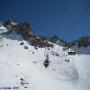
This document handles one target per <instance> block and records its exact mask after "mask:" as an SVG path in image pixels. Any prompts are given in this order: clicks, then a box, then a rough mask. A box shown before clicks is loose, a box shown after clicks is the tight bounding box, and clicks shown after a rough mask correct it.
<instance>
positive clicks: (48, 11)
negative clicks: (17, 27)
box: [0, 0, 90, 40]
mask: <svg viewBox="0 0 90 90" xmlns="http://www.w3.org/2000/svg"><path fill="white" fill-rule="evenodd" d="M89 6H90V0H0V20H1V21H3V22H5V21H6V20H7V19H9V18H12V19H14V20H15V21H17V22H21V21H27V22H29V23H30V24H31V26H32V29H33V31H34V32H35V33H37V34H40V35H43V36H53V35H57V36H59V37H61V38H63V39H65V40H72V39H77V38H79V37H80V36H83V35H84V36H87V35H88V36H90V7H89Z"/></svg>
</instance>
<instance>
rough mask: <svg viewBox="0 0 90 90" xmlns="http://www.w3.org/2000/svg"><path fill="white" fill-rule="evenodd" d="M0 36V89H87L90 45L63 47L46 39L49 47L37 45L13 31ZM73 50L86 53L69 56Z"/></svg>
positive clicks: (89, 84) (89, 86) (88, 89)
mask: <svg viewBox="0 0 90 90" xmlns="http://www.w3.org/2000/svg"><path fill="white" fill-rule="evenodd" d="M3 27H4V26H3ZM4 28H5V27H4ZM2 29H3V28H2ZM3 30H4V29H3ZM7 31H8V30H7ZM0 37H1V38H0V89H2V90H3V89H4V90H5V89H10V90H15V89H16V90H90V72H89V71H90V47H87V48H83V49H82V48H78V47H72V48H69V49H67V50H64V48H65V47H64V46H60V45H57V44H55V43H52V42H49V41H48V43H49V44H50V45H53V47H42V48H40V47H38V46H33V45H32V44H30V43H28V41H29V40H28V41H26V40H24V39H23V38H22V36H21V35H18V34H17V33H16V32H15V30H13V31H12V32H11V33H10V34H4V35H3V34H1V35H0ZM31 38H32V37H31ZM35 38H36V37H35ZM38 38H39V37H38ZM31 40H32V39H31ZM44 44H45V43H44ZM44 44H43V45H44ZM75 50H80V52H82V50H83V51H84V50H86V52H88V54H86V53H84V54H82V53H79V54H78V53H77V52H76V54H73V55H72V52H75ZM68 52H71V55H70V54H68ZM47 56H48V61H49V65H48V67H47V68H46V67H45V65H44V62H45V60H46V59H47Z"/></svg>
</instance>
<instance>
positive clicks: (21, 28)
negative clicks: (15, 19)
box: [16, 22, 32, 40]
mask: <svg viewBox="0 0 90 90" xmlns="http://www.w3.org/2000/svg"><path fill="white" fill-rule="evenodd" d="M16 33H17V34H20V35H21V36H22V37H23V38H24V39H25V40H27V39H28V38H29V36H31V34H32V30H31V26H30V25H29V24H28V23H27V22H23V23H20V24H17V26H16Z"/></svg>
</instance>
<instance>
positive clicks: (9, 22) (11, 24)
mask: <svg viewBox="0 0 90 90" xmlns="http://www.w3.org/2000/svg"><path fill="white" fill-rule="evenodd" d="M4 26H5V27H6V28H7V29H8V30H12V29H13V28H15V27H16V26H17V23H16V22H14V21H13V20H12V19H9V20H7V21H6V22H5V23H4Z"/></svg>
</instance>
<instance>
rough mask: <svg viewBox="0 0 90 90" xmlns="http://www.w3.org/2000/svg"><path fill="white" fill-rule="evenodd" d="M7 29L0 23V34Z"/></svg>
mask: <svg viewBox="0 0 90 90" xmlns="http://www.w3.org/2000/svg"><path fill="white" fill-rule="evenodd" d="M7 31H8V30H7V29H6V28H5V27H4V26H3V25H1V24H0V34H2V33H5V32H7Z"/></svg>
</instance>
